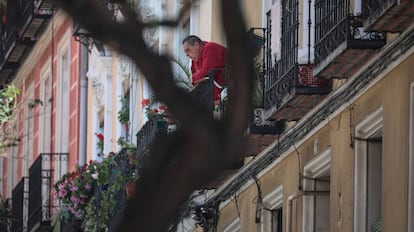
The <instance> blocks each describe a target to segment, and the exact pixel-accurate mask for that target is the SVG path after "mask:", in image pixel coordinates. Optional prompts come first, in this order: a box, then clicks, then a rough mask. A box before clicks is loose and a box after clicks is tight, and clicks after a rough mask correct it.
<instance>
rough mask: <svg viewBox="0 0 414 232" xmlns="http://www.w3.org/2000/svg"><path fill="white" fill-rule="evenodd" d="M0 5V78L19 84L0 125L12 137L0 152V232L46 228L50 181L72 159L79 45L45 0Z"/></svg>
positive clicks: (52, 206)
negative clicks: (2, 217) (5, 210)
mask: <svg viewBox="0 0 414 232" xmlns="http://www.w3.org/2000/svg"><path fill="white" fill-rule="evenodd" d="M1 6H2V19H3V24H2V31H1V32H2V50H1V67H0V75H1V78H0V79H1V82H2V86H7V85H9V84H13V85H14V86H16V87H17V88H18V89H19V90H20V94H19V95H18V98H17V102H16V108H15V110H14V112H13V118H12V120H11V122H10V123H9V124H8V125H7V126H8V128H7V129H9V130H10V132H11V134H12V135H13V136H14V137H15V138H16V140H15V143H14V144H13V146H10V147H8V148H7V149H6V151H5V153H4V154H3V156H2V157H1V158H0V163H1V167H2V168H1V173H2V179H1V181H2V182H1V187H0V188H1V195H2V196H3V197H4V199H6V198H7V199H9V200H8V203H9V207H10V208H11V215H9V216H10V217H9V220H7V221H6V223H5V224H4V225H3V227H2V231H3V229H4V231H38V230H41V229H45V228H51V219H52V215H53V214H54V213H55V212H56V210H57V207H58V202H57V201H56V200H55V199H54V196H53V191H52V188H51V186H52V185H53V183H54V182H55V181H56V180H58V179H60V178H61V176H62V175H63V174H65V173H67V172H68V170H71V169H73V168H74V167H75V166H76V165H77V164H78V163H79V156H78V152H79V148H80V143H81V142H80V140H82V137H80V135H81V134H80V132H79V125H80V120H81V118H80V107H79V105H80V87H81V84H80V80H81V78H80V76H81V72H80V63H81V57H80V50H81V47H80V44H79V43H78V42H77V41H75V40H74V38H73V37H72V33H73V32H72V31H73V22H72V20H71V19H70V18H69V17H68V16H67V15H66V14H64V13H63V12H62V11H57V10H56V8H55V5H54V3H53V1H46V0H44V1H33V0H28V1H2V5H1ZM3 129H5V128H2V130H3Z"/></svg>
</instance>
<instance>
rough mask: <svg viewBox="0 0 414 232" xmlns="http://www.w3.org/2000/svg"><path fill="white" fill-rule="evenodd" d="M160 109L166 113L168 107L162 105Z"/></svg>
mask: <svg viewBox="0 0 414 232" xmlns="http://www.w3.org/2000/svg"><path fill="white" fill-rule="evenodd" d="M158 109H159V110H161V111H165V110H167V107H166V106H164V105H161V106H160V107H158Z"/></svg>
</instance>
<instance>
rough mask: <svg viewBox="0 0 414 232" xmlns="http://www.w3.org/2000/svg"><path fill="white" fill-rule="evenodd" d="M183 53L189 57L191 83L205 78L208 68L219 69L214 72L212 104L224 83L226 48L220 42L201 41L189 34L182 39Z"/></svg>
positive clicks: (194, 83)
mask: <svg viewBox="0 0 414 232" xmlns="http://www.w3.org/2000/svg"><path fill="white" fill-rule="evenodd" d="M183 48H184V52H185V54H186V55H187V56H188V57H189V58H190V59H191V73H192V82H193V85H197V84H199V83H200V82H203V81H205V80H206V78H205V77H208V75H209V73H210V70H212V69H221V70H219V71H216V72H215V75H214V81H215V83H214V89H213V98H214V104H215V105H218V104H219V102H220V93H221V90H222V88H223V87H222V86H223V83H224V81H223V80H224V70H223V69H224V67H225V63H226V50H227V49H226V48H225V47H223V46H221V45H220V44H217V43H213V42H206V41H202V40H201V39H200V38H199V37H198V36H195V35H189V36H187V37H185V38H184V40H183Z"/></svg>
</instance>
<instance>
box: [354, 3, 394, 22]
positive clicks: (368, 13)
mask: <svg viewBox="0 0 414 232" xmlns="http://www.w3.org/2000/svg"><path fill="white" fill-rule="evenodd" d="M397 2H398V0H362V16H363V17H364V18H368V17H372V16H376V17H378V16H380V15H381V14H382V13H383V10H384V9H387V8H388V7H389V6H391V5H393V4H395V3H397Z"/></svg>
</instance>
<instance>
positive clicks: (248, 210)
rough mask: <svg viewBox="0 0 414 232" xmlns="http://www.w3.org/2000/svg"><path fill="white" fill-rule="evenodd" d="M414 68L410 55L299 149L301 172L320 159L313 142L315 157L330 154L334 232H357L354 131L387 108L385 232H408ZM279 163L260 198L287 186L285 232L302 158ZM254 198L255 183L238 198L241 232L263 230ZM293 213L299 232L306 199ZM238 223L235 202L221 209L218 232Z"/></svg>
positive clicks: (266, 179)
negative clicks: (288, 207)
mask: <svg viewBox="0 0 414 232" xmlns="http://www.w3.org/2000/svg"><path fill="white" fill-rule="evenodd" d="M400 62H401V61H400ZM413 65H414V55H411V56H409V57H408V58H406V59H405V60H404V61H402V62H401V63H400V64H399V65H397V66H396V67H395V68H394V69H393V70H392V71H390V72H389V73H387V74H386V75H385V76H384V78H383V79H382V80H380V81H379V82H378V83H376V84H375V85H373V86H372V87H370V88H369V90H368V91H366V92H365V93H363V94H362V95H361V96H360V97H358V98H357V99H356V100H355V101H354V102H350V103H349V105H348V106H346V107H344V108H343V110H342V112H340V113H338V114H337V115H336V116H331V117H332V118H329V119H327V120H326V121H325V123H326V124H325V125H323V126H322V127H321V128H320V129H318V131H316V132H315V133H314V134H313V135H311V136H310V137H309V138H308V139H307V140H306V141H304V142H303V143H300V144H296V146H297V151H298V152H299V153H300V154H301V157H302V168H303V166H305V165H306V164H307V163H308V162H309V161H311V160H312V159H313V158H315V157H316V156H315V154H314V151H315V146H314V144H315V141H317V144H318V146H317V149H316V150H317V152H316V154H319V153H320V152H322V151H323V150H325V149H327V148H328V147H330V148H331V151H332V155H331V183H330V188H331V189H330V190H331V194H330V215H331V217H330V231H333V232H335V231H338V232H340V231H341V232H348V231H353V226H354V221H353V218H354V208H353V207H354V182H355V175H354V165H355V159H354V149H353V147H352V146H351V142H352V141H351V138H350V134H351V128H352V130H354V128H355V126H356V125H358V123H359V122H361V121H362V120H363V119H364V118H366V117H367V116H368V115H369V114H371V113H372V112H374V111H376V110H377V109H379V108H380V107H383V161H382V165H383V174H382V175H383V176H382V189H383V190H382V196H383V200H382V215H383V231H407V210H408V208H407V205H408V203H407V197H408V194H407V191H408V186H407V183H408V148H409V146H408V143H409V141H408V134H409V131H408V125H409V88H410V87H409V86H410V83H411V82H413V81H414V76H413V75H412V67H413ZM351 112H352V114H351ZM351 116H352V117H351ZM285 155H286V154H283V155H282V156H285ZM279 159H280V160H279V161H277V162H278V164H277V165H276V166H275V167H274V168H272V169H271V170H269V171H268V172H267V173H266V174H265V175H263V176H262V177H260V183H261V189H262V192H263V196H262V197H264V196H266V194H268V193H269V192H271V191H272V190H274V189H275V188H277V187H278V186H279V185H280V184H283V199H284V201H283V209H284V211H283V217H284V221H283V222H284V230H285V229H286V213H287V212H286V209H287V198H288V196H289V195H291V194H293V193H294V192H296V191H297V190H298V189H297V186H298V156H297V153H296V152H294V151H291V152H290V154H288V155H287V156H286V157H285V158H279ZM256 196H257V188H256V185H255V184H254V183H252V184H251V185H250V186H248V187H247V188H246V189H244V190H243V191H242V192H241V193H240V194H239V196H238V204H239V207H238V208H239V211H240V215H241V219H240V221H241V228H242V230H241V231H242V232H243V231H246V232H247V231H249V232H254V231H259V230H258V228H259V225H258V224H256V223H255V220H254V215H255V208H256V205H255V204H254V203H252V202H253V199H254V198H255V197H256ZM292 210H293V211H292V212H293V213H294V216H293V221H294V223H293V225H292V231H301V230H302V224H301V221H302V198H299V199H297V200H295V201H294V202H293V209H292ZM236 217H237V210H236V207H235V201H234V200H232V201H229V202H228V204H225V205H222V209H221V210H220V220H219V223H218V231H222V230H223V228H225V226H226V225H228V224H229V223H230V222H232V221H233V220H234V219H235V218H236Z"/></svg>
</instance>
